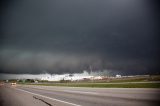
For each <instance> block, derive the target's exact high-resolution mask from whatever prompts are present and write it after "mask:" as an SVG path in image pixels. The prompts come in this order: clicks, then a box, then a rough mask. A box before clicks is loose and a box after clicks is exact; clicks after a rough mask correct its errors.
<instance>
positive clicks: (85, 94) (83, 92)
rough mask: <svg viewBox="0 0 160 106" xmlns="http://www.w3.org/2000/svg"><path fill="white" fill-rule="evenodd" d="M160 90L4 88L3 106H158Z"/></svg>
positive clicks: (1, 94) (0, 89) (1, 93)
mask: <svg viewBox="0 0 160 106" xmlns="http://www.w3.org/2000/svg"><path fill="white" fill-rule="evenodd" d="M159 104H160V89H149V88H78V87H53V86H32V85H30V86H29V85H26V86H16V87H14V86H10V85H4V86H1V87H0V106H158V105H159Z"/></svg>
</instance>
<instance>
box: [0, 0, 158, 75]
mask: <svg viewBox="0 0 160 106" xmlns="http://www.w3.org/2000/svg"><path fill="white" fill-rule="evenodd" d="M2 4H3V5H2V6H1V18H0V22H1V26H0V34H1V39H0V44H1V45H0V71H1V73H41V72H43V71H44V70H46V71H47V72H50V73H65V72H82V71H83V70H88V69H89V66H90V65H92V66H93V67H94V70H104V69H113V70H119V71H121V72H122V73H125V74H127V73H132V74H137V73H157V70H159V66H158V63H159V62H158V61H159V60H158V55H159V46H158V35H159V18H160V16H159V11H158V9H159V8H158V5H157V4H158V2H155V1H154V2H151V1H149V0H140V1H139V0H107V1H106V0H101V1H97V0H87V1H86V0H62V1H59V0H46V1H43V0H37V1H36V0H34V1H33V0H27V1H26V0H20V1H18V0H13V1H9V0H8V1H4V2H2ZM158 72H159V71H158Z"/></svg>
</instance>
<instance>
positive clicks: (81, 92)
mask: <svg viewBox="0 0 160 106" xmlns="http://www.w3.org/2000/svg"><path fill="white" fill-rule="evenodd" d="M30 88H34V89H45V90H46V88H44V87H42V88H39V87H30ZM47 90H50V89H47ZM51 91H59V92H68V93H79V94H91V95H101V94H100V93H96V92H86V91H75V90H73V91H71V90H55V89H52V90H51Z"/></svg>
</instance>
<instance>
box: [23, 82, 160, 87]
mask: <svg viewBox="0 0 160 106" xmlns="http://www.w3.org/2000/svg"><path fill="white" fill-rule="evenodd" d="M26 84H29V85H43V86H66V87H92V88H160V83H125V84H122V83H119V84H117V83H116V84H110V83H51V84H45V83H44V84H32V83H26Z"/></svg>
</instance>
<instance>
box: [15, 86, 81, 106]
mask: <svg viewBox="0 0 160 106" xmlns="http://www.w3.org/2000/svg"><path fill="white" fill-rule="evenodd" d="M15 89H17V90H20V91H23V92H26V93H30V94H33V95H37V96H41V97H44V98H47V99H50V100H53V101H58V102H62V103H66V104H69V105H73V106H81V105H78V104H74V103H71V102H66V101H63V100H59V99H55V98H51V97H47V96H44V95H40V94H36V93H32V92H29V91H26V90H22V89H18V88H15Z"/></svg>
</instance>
